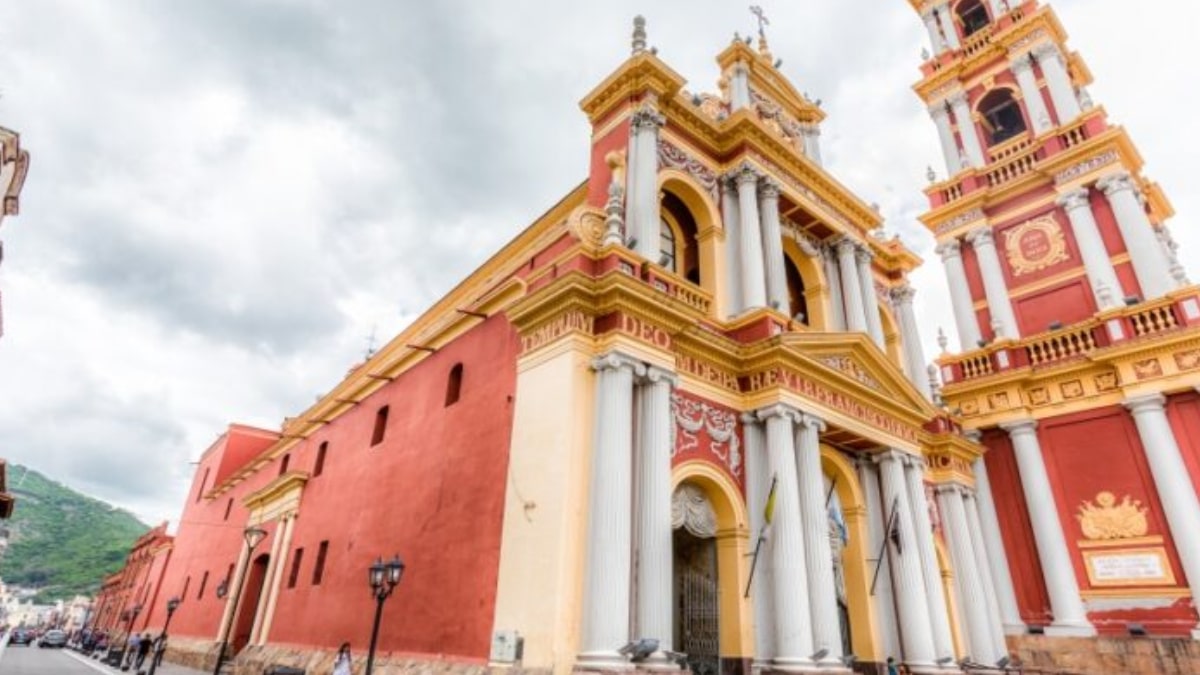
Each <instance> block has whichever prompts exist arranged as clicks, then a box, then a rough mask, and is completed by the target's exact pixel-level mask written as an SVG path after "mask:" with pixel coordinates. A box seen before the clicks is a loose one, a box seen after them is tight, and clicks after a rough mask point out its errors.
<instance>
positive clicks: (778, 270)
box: [758, 178, 791, 314]
mask: <svg viewBox="0 0 1200 675" xmlns="http://www.w3.org/2000/svg"><path fill="white" fill-rule="evenodd" d="M758 208H759V212H760V213H761V214H762V241H763V266H764V267H765V268H766V271H767V305H768V306H770V307H773V308H775V309H776V310H777V311H780V312H783V313H784V314H788V308H789V307H790V306H791V305H790V304H789V303H788V287H787V270H786V268H785V267H784V263H783V226H782V225H780V223H779V185H778V184H777V183H776V182H775V181H773V180H771V179H769V178H764V179H762V181H760V182H759V185H758Z"/></svg>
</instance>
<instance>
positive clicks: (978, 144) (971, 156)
mask: <svg viewBox="0 0 1200 675" xmlns="http://www.w3.org/2000/svg"><path fill="white" fill-rule="evenodd" d="M949 101H950V107H951V108H952V109H953V110H954V121H955V122H957V123H958V135H959V136H960V137H961V138H962V144H963V150H964V151H965V152H966V153H967V160H968V161H970V162H971V166H973V167H975V168H977V169H978V168H982V167H983V166H984V165H986V164H987V158H986V156H985V155H984V153H983V142H982V141H980V140H979V132H978V131H976V129H975V118H974V116H973V115H972V114H971V106H970V105H969V104H968V102H967V92H965V91H960V92H958V93H955V94H951V95H950V98H949Z"/></svg>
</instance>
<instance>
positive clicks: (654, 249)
mask: <svg viewBox="0 0 1200 675" xmlns="http://www.w3.org/2000/svg"><path fill="white" fill-rule="evenodd" d="M913 3H914V8H915V9H917V10H920V11H921V12H922V16H923V17H925V19H926V25H927V26H928V27H929V30H930V37H931V39H932V40H933V45H934V46H935V48H936V52H937V53H936V54H934V55H932V56H930V58H929V59H928V60H927V61H926V63H925V64H924V65H923V66H922V70H923V73H924V79H923V80H922V81H921V83H920V84H919V85H918V86H917V92H918V94H919V95H920V96H922V98H924V99H925V100H926V101H927V103H928V104H929V105H930V111H931V114H932V116H933V118H934V121H935V123H936V124H937V125H938V129H939V133H940V137H941V139H942V142H943V144H944V150H945V154H946V160H947V165H948V166H947V168H948V171H949V174H950V176H951V177H950V178H949V179H948V180H946V181H943V182H940V183H935V184H933V185H931V186H930V188H929V189H928V194H929V198H930V202H931V207H932V209H931V211H930V212H929V213H928V214H927V215H926V216H924V218H923V221H924V222H925V223H926V224H927V225H928V226H929V227H930V229H931V230H933V231H934V233H935V235H936V236H937V238H938V241H939V244H940V247H939V251H941V252H942V256H943V261H944V263H945V265H946V270H947V274H948V275H949V280H950V286H951V296H952V298H953V301H954V304H953V306H954V309H955V318H956V321H957V324H958V327H959V332H960V337H961V340H962V343H963V346H964V350H963V351H962V352H961V353H960V354H958V355H952V354H949V353H945V352H944V353H943V354H942V355H941V356H940V357H939V360H938V362H937V365H936V366H934V367H932V370H930V368H929V367H927V365H926V361H925V357H924V356H923V354H924V351H923V349H922V345H921V344H920V340H919V337H918V326H917V321H916V318H915V315H914V311H913V295H914V294H913V290H912V287H911V286H910V285H909V282H908V275H909V274H910V273H911V272H912V270H914V269H915V268H916V267H917V266H918V265H919V264H920V263H921V261H920V260H919V259H918V257H917V256H916V255H914V254H913V252H911V251H910V250H908V249H906V248H905V247H904V245H903V244H902V243H901V242H900V241H899V240H898V239H896V238H888V237H887V236H885V235H884V234H883V233H882V232H883V231H882V220H881V217H880V215H879V214H878V213H877V212H876V211H875V210H874V209H873V208H872V207H870V206H869V205H868V204H867V203H865V202H864V201H863V200H861V199H860V198H859V197H858V196H856V195H854V194H853V193H852V192H850V191H849V190H848V189H847V188H846V187H845V186H843V185H842V184H841V183H839V182H838V181H837V179H836V178H835V177H834V176H833V175H831V174H830V172H829V171H827V170H826V169H825V168H824V166H823V165H822V161H821V133H820V132H821V124H822V122H823V120H824V118H825V113H824V112H823V111H822V110H821V107H820V105H819V104H818V103H816V102H814V101H811V100H809V99H808V98H806V97H805V96H804V95H802V94H801V93H799V91H798V90H797V88H796V87H795V86H793V84H791V83H790V82H789V81H788V80H787V78H785V77H784V75H783V74H782V73H781V72H780V70H779V67H778V62H777V61H776V60H775V58H774V57H773V56H772V54H771V52H770V49H769V46H768V44H767V40H766V37H765V35H763V34H762V32H761V30H760V34H759V36H758V39H757V40H754V39H743V38H740V37H739V38H735V40H734V41H733V42H732V43H731V44H729V45H728V46H727V47H726V48H725V49H724V50H723V51H721V52H720V54H718V55H717V63H718V65H719V67H720V72H721V77H720V80H719V82H718V86H717V89H716V90H715V91H713V92H712V93H707V92H702V91H699V90H691V89H689V88H688V83H687V82H686V81H685V80H684V78H683V77H681V76H680V75H679V74H678V73H676V72H675V71H673V70H672V69H671V68H670V66H668V65H667V64H666V63H665V62H664V61H663V60H661V59H660V58H659V57H658V55H657V54H656V52H655V51H654V50H652V49H649V48H648V47H647V42H646V33H645V24H644V21H642V20H641V19H640V18H639V19H638V20H636V21H635V26H634V32H633V39H632V44H631V54H630V57H629V58H628V59H627V60H626V61H625V62H624V63H622V64H620V65H619V66H618V67H617V69H616V70H615V71H614V72H613V73H612V74H611V75H609V76H608V77H607V78H606V79H605V80H604V81H603V82H601V83H599V84H598V85H597V86H596V87H595V88H594V89H592V91H591V92H589V93H588V94H587V95H586V96H585V97H584V99H583V101H582V103H581V107H582V110H583V112H584V114H585V115H586V116H587V118H588V120H589V122H590V124H591V135H590V139H589V142H590V153H589V157H590V161H589V166H588V172H587V178H586V180H584V181H583V183H581V184H580V185H579V186H578V187H577V188H575V189H574V190H572V191H571V192H570V193H569V194H567V195H565V196H564V197H563V198H562V200H561V201H560V202H559V203H558V204H556V205H554V206H553V207H552V208H551V209H550V210H549V211H547V212H546V213H545V214H544V215H543V216H542V217H540V218H538V219H537V220H536V221H535V222H534V223H533V224H532V225H530V226H529V227H528V228H527V229H526V230H524V231H523V232H522V233H520V234H519V235H518V236H517V237H516V238H515V239H514V240H513V241H512V242H510V243H509V244H508V245H506V246H505V247H504V248H503V249H501V250H500V251H499V252H498V253H496V254H495V255H494V256H493V257H492V258H490V259H489V260H487V261H486V262H484V263H483V265H482V266H481V267H480V268H479V269H477V270H476V271H475V272H473V273H472V274H471V275H470V276H469V277H467V279H466V280H464V281H463V282H462V283H461V284H459V286H457V287H456V288H455V289H453V290H452V291H451V292H450V293H449V294H448V295H446V296H445V297H444V298H442V299H441V300H440V301H438V302H437V303H436V304H435V305H434V306H433V307H432V308H430V309H429V310H428V311H427V312H426V313H425V314H424V315H422V316H421V317H420V318H419V319H418V320H417V321H416V322H414V323H413V325H411V326H410V327H408V328H407V329H405V330H404V331H403V332H402V333H401V334H400V335H398V336H396V337H395V338H394V339H393V340H391V341H390V342H389V343H388V344H387V345H386V346H385V347H384V348H383V349H381V350H380V351H379V352H378V353H375V354H374V355H372V356H371V357H370V358H369V359H367V360H366V361H365V362H363V363H360V364H357V365H355V366H354V367H353V368H352V369H351V370H350V372H349V373H348V374H347V375H346V377H345V378H344V379H343V380H342V381H341V382H340V383H338V384H337V385H336V386H335V387H334V388H333V389H332V390H331V391H329V392H328V393H326V394H325V395H323V396H322V397H321V398H320V399H319V400H318V401H317V402H316V403H315V404H313V405H312V406H311V407H310V408H308V409H307V410H304V411H301V412H299V413H298V414H296V415H295V416H294V417H290V418H288V419H287V420H285V422H284V424H283V425H282V428H281V429H280V430H278V431H274V430H263V429H255V428H250V427H246V426H241V425H233V426H230V427H229V428H228V430H227V431H226V432H225V433H223V434H222V435H221V437H220V438H219V439H218V440H217V441H216V442H215V443H214V444H213V445H212V447H210V448H209V449H208V450H207V451H206V452H205V453H204V455H203V456H202V458H201V461H200V463H199V465H198V467H197V471H196V474H195V479H194V483H193V485H192V488H191V490H190V492H189V494H188V495H187V497H186V499H185V503H184V508H183V513H182V516H181V519H180V523H179V526H178V530H177V532H176V534H175V536H174V538H173V539H168V538H166V537H165V535H164V536H163V537H157V536H156V537H151V538H150V539H148V540H146V541H145V542H142V543H140V544H139V549H138V551H136V552H135V554H136V556H140V557H137V560H136V561H132V562H135V563H136V564H137V565H138V566H139V567H138V569H139V570H145V571H146V573H145V574H138V575H127V576H119V577H116V578H114V579H113V580H112V581H111V583H110V586H111V587H112V589H113V593H115V592H116V591H117V589H118V588H120V589H121V592H122V593H125V595H122V596H121V597H120V598H117V597H116V596H115V595H110V596H109V597H102V598H101V599H100V600H99V601H98V606H100V607H111V608H113V609H112V610H111V611H109V612H108V613H107V614H104V615H103V616H104V617H109V618H108V619H107V620H106V619H103V618H101V619H98V621H97V626H99V627H101V628H105V629H108V630H115V631H117V632H121V631H124V630H127V629H130V628H131V629H133V630H138V631H142V630H151V631H154V630H159V629H161V628H162V627H163V625H164V624H165V622H166V621H167V618H168V616H173V619H172V621H173V622H172V623H171V650H170V657H169V658H171V659H173V660H176V661H180V662H184V663H189V664H191V665H195V666H199V667H204V668H206V669H208V670H214V669H215V668H216V667H217V663H218V661H220V660H224V659H229V660H230V661H231V663H232V664H233V667H234V668H236V669H237V672H240V673H250V672H261V671H262V669H263V667H264V666H266V665H269V664H276V663H278V664H287V665H295V666H301V667H304V668H308V669H309V671H310V672H327V669H328V668H329V664H330V662H331V658H332V653H333V650H335V649H336V648H337V646H338V645H339V644H340V643H342V642H343V641H350V642H352V644H353V646H354V648H355V650H356V651H357V652H358V653H361V651H362V649H363V648H364V647H365V645H366V642H367V639H368V638H369V635H370V629H371V619H372V615H373V612H374V609H375V599H374V596H373V595H372V593H371V592H370V588H369V586H368V584H367V578H368V568H369V567H370V566H371V563H372V562H373V561H375V560H377V559H380V558H383V559H387V558H391V557H392V556H393V555H394V554H399V555H400V556H402V557H403V560H404V563H405V568H404V573H403V577H402V579H401V582H400V584H399V585H398V586H397V587H396V590H395V592H394V595H393V596H392V598H391V599H390V600H388V601H387V603H386V605H384V608H383V629H382V631H381V633H380V636H379V652H380V654H379V660H380V662H381V663H382V664H384V665H385V666H386V667H389V668H392V669H393V670H391V671H389V672H400V671H408V670H423V669H428V668H430V667H437V668H439V669H441V670H443V671H454V672H472V673H477V672H482V671H483V670H485V669H487V668H492V669H496V670H501V671H503V670H513V671H514V672H519V671H533V672H538V673H552V672H553V673H567V672H571V671H575V670H578V671H587V672H599V671H624V670H630V669H640V670H641V669H658V670H665V671H671V670H678V669H681V668H687V669H690V670H692V671H694V672H696V673H703V674H705V675H709V674H718V673H720V674H725V675H737V674H741V673H749V672H752V671H786V672H813V673H849V672H851V671H856V672H864V673H875V672H880V669H881V668H882V667H883V664H885V663H886V662H887V661H888V660H889V659H895V660H896V661H897V662H903V663H906V664H907V665H908V666H909V667H910V669H911V670H912V671H913V672H920V673H951V672H961V671H962V670H964V669H972V668H976V667H982V666H986V667H989V668H996V667H999V666H1003V665H1005V664H1007V663H1010V660H1011V659H1013V658H1014V656H1016V657H1020V658H1025V659H1029V660H1034V659H1036V658H1045V659H1047V660H1048V661H1049V662H1051V665H1058V666H1061V665H1063V664H1064V663H1069V661H1070V659H1069V657H1070V654H1068V653H1065V652H1061V653H1060V652H1056V651H1055V647H1054V645H1059V644H1067V642H1062V641H1068V642H1069V641H1071V640H1077V641H1078V640H1083V641H1086V642H1085V643H1083V644H1085V646H1083V647H1079V644H1080V643H1077V642H1076V643H1071V644H1074V645H1076V646H1075V647H1074V648H1073V649H1075V650H1076V651H1079V650H1082V651H1085V652H1087V651H1091V652H1095V653H1098V652H1099V651H1102V650H1098V649H1093V647H1094V646H1095V645H1099V644H1101V643H1103V644H1105V645H1108V647H1106V650H1107V651H1105V653H1106V654H1107V655H1108V656H1110V657H1111V659H1110V663H1109V665H1111V666H1112V667H1113V670H1109V671H1106V672H1141V671H1139V668H1141V666H1140V665H1138V664H1136V663H1135V662H1134V660H1133V659H1134V656H1132V655H1130V656H1128V658H1127V656H1126V655H1125V653H1124V652H1123V651H1122V649H1123V647H1119V646H1112V645H1113V644H1116V643H1117V642H1119V641H1117V640H1116V638H1115V637H1109V636H1115V635H1117V634H1120V635H1122V636H1123V635H1125V634H1127V633H1128V632H1131V631H1134V627H1135V626H1136V627H1137V630H1138V631H1140V632H1142V633H1148V634H1150V635H1152V636H1155V638H1156V639H1157V641H1156V642H1155V643H1154V644H1158V643H1160V642H1161V643H1164V644H1165V643H1167V642H1169V641H1170V638H1171V637H1172V636H1181V637H1183V638H1187V639H1178V640H1175V642H1172V643H1171V644H1172V645H1173V647H1172V649H1173V650H1174V651H1173V652H1172V653H1173V654H1174V656H1173V657H1172V658H1176V659H1181V660H1186V659H1187V658H1189V656H1188V654H1190V653H1194V654H1196V655H1200V650H1195V649H1194V648H1193V647H1192V646H1191V645H1193V644H1194V643H1193V641H1192V640H1191V639H1190V634H1189V633H1190V631H1191V629H1192V627H1194V626H1195V625H1196V623H1197V618H1196V613H1195V609H1194V606H1193V602H1192V597H1191V593H1190V590H1189V589H1190V587H1189V586H1188V580H1189V579H1198V580H1200V569H1198V570H1193V568H1192V567H1190V566H1189V565H1195V564H1200V559H1197V557H1196V554H1195V553H1194V552H1193V551H1194V550H1195V549H1193V548H1191V547H1192V546H1200V544H1193V543H1191V542H1190V541H1189V540H1188V538H1187V537H1186V536H1184V535H1183V534H1182V533H1184V532H1186V531H1187V529H1186V528H1188V527H1192V528H1193V531H1200V529H1197V528H1200V520H1198V519H1200V507H1197V501H1196V492H1195V489H1194V487H1193V485H1192V483H1191V478H1190V476H1193V475H1197V474H1195V473H1192V472H1190V471H1189V469H1190V468H1191V467H1192V466H1193V465H1194V464H1195V462H1196V461H1197V460H1200V455H1196V454H1195V452H1194V448H1193V447H1192V445H1191V444H1190V442H1189V441H1188V440H1187V439H1188V433H1187V431H1188V430H1189V429H1192V428H1193V427H1197V426H1198V425H1200V410H1198V409H1197V408H1196V406H1197V405H1198V403H1197V401H1196V394H1195V393H1190V394H1188V393H1183V391H1182V390H1183V389H1184V387H1185V386H1190V385H1189V384H1188V383H1189V382H1190V383H1196V382H1197V377H1196V376H1195V375H1190V374H1189V373H1195V372H1197V371H1195V370H1192V369H1193V368H1196V367H1198V366H1200V356H1196V353H1200V352H1197V348H1196V346H1195V345H1194V344H1193V345H1189V340H1190V341H1192V342H1195V341H1196V339H1195V337H1194V334H1193V333H1192V332H1190V331H1191V329H1190V328H1189V326H1191V325H1192V324H1193V323H1194V322H1195V321H1196V320H1200V307H1198V306H1197V305H1196V302H1197V299H1196V297H1195V292H1194V291H1193V290H1189V288H1188V286H1187V285H1186V284H1185V283H1184V281H1183V279H1182V273H1181V272H1180V271H1179V269H1178V266H1177V265H1172V262H1173V249H1172V248H1171V247H1170V245H1169V239H1168V238H1167V237H1166V235H1165V234H1162V233H1163V232H1165V231H1164V230H1162V227H1161V225H1162V221H1163V219H1165V218H1166V217H1167V216H1168V215H1169V206H1168V205H1167V204H1166V202H1165V199H1164V198H1163V197H1162V196H1161V194H1160V193H1159V192H1158V191H1157V189H1156V188H1154V186H1153V185H1152V184H1147V183H1146V182H1145V181H1144V180H1143V179H1142V178H1140V176H1139V174H1138V170H1139V168H1140V160H1139V159H1138V157H1137V154H1136V152H1135V151H1134V150H1133V147H1132V145H1131V144H1130V142H1129V140H1128V138H1127V137H1126V136H1125V134H1124V132H1123V131H1122V130H1121V129H1120V128H1117V127H1110V126H1108V124H1107V123H1106V120H1105V116H1104V112H1103V110H1102V109H1099V108H1095V107H1093V106H1091V105H1090V104H1089V103H1088V102H1087V100H1086V94H1085V93H1084V92H1083V90H1082V87H1083V85H1086V84H1087V81H1088V78H1089V77H1090V75H1089V74H1088V72H1087V70H1086V68H1085V67H1084V66H1083V63H1082V61H1081V60H1080V59H1079V57H1078V56H1076V55H1074V54H1069V53H1066V51H1065V47H1064V39H1065V35H1064V33H1063V30H1062V28H1061V26H1060V25H1059V24H1058V22H1057V20H1056V19H1055V18H1054V15H1053V13H1052V12H1051V11H1050V10H1049V8H1047V7H1043V6H1039V5H1038V4H1037V3H1036V2H1032V1H1031V2H1027V3H1025V4H1023V5H1020V6H1009V5H1007V4H1005V2H1004V0H997V1H996V2H995V3H988V4H981V3H980V2H978V1H977V0H959V1H958V2H955V3H946V2H940V3H938V2H935V3H917V2H916V0H913ZM1031 55H1032V56H1031ZM1033 101H1036V103H1033ZM1093 188H1094V189H1093ZM1140 197H1141V198H1140ZM964 237H965V240H964V239H963V238H964ZM964 241H965V242H966V243H965V244H964V243H963V242H964ZM1009 242H1013V243H1011V244H1010V243H1009ZM1106 275H1107V276H1106ZM1051 324H1053V325H1051ZM1096 425H1099V426H1096ZM1193 436H1195V434H1193ZM1164 506H1167V507H1168V508H1167V509H1166V510H1164V508H1163V507H1164ZM1172 535H1175V536H1172ZM118 579H119V580H122V581H125V580H129V579H134V580H135V581H133V582H132V585H131V586H122V584H121V583H118ZM171 598H178V599H179V600H180V602H179V604H178V606H177V609H176V610H175V612H174V614H173V615H170V614H169V613H168V610H167V602H168V600H169V599H171ZM134 608H137V609H138V611H137V612H133V611H132V610H133V609H134ZM118 610H119V611H118ZM122 616H123V617H125V621H126V622H127V623H126V624H122V623H121V621H120V619H119V617H122ZM111 617H118V619H112V618H111ZM1123 639H1124V640H1125V641H1126V642H1127V641H1128V639H1127V638H1123ZM1047 641H1049V644H1048V643H1047ZM1068 651H1069V650H1068ZM1156 658H1157V657H1156ZM1080 672H1098V671H1094V670H1093V671H1086V670H1082V669H1081V670H1080ZM1144 672H1155V671H1153V670H1146V671H1144Z"/></svg>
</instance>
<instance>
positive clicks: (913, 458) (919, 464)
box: [902, 454, 926, 472]
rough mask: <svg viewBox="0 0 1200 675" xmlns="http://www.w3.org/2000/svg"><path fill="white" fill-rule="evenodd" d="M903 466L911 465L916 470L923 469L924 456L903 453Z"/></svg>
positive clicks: (924, 463)
mask: <svg viewBox="0 0 1200 675" xmlns="http://www.w3.org/2000/svg"><path fill="white" fill-rule="evenodd" d="M902 461H903V462H904V465H905V466H911V467H913V468H914V469H916V470H917V471H922V472H923V471H925V465H926V462H925V457H924V456H922V455H908V454H906V455H904V458H903V460H902Z"/></svg>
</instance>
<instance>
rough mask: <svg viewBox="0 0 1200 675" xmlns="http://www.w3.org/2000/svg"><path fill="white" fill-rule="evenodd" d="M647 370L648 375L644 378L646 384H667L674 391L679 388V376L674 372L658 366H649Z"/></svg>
mask: <svg viewBox="0 0 1200 675" xmlns="http://www.w3.org/2000/svg"><path fill="white" fill-rule="evenodd" d="M645 368H646V374H645V375H644V376H643V380H644V381H645V382H648V383H650V384H658V383H660V382H665V383H667V384H668V385H670V386H671V388H672V389H673V388H675V387H677V386H679V376H678V375H676V374H675V373H674V372H672V371H670V370H667V369H666V368H660V367H658V366H650V365H647V366H645Z"/></svg>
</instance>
